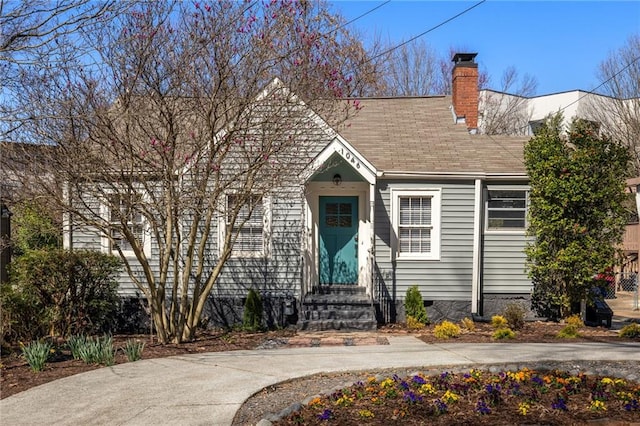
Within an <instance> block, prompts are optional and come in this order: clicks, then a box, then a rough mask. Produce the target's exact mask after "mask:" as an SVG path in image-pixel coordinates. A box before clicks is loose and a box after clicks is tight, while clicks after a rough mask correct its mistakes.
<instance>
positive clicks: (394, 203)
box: [391, 188, 442, 260]
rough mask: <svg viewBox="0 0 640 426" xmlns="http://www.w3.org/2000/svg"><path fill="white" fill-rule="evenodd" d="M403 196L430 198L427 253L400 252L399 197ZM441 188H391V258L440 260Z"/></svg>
mask: <svg viewBox="0 0 640 426" xmlns="http://www.w3.org/2000/svg"><path fill="white" fill-rule="evenodd" d="M404 197H423V198H426V197H429V198H431V251H429V252H428V253H401V252H400V234H399V230H400V198H404ZM441 210H442V189H441V188H430V189H424V190H416V189H392V190H391V223H392V229H393V231H392V238H391V239H392V249H391V253H392V258H394V259H396V260H440V246H441V241H440V240H441V235H440V233H441V232H440V230H441V218H440V212H441Z"/></svg>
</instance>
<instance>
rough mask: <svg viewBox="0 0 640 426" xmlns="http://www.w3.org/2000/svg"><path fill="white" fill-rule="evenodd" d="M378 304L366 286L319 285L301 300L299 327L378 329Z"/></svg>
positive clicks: (306, 328) (307, 328) (321, 329)
mask: <svg viewBox="0 0 640 426" xmlns="http://www.w3.org/2000/svg"><path fill="white" fill-rule="evenodd" d="M377 325H378V324H377V320H376V314H375V308H374V307H373V303H372V300H371V297H370V296H368V295H367V294H366V292H365V289H364V288H363V287H358V286H355V285H350V286H323V287H316V288H314V289H313V291H312V292H311V293H308V294H307V295H306V296H305V297H304V300H303V301H302V312H301V315H300V319H299V321H298V328H299V329H300V330H305V331H324V330H375V329H376V328H377Z"/></svg>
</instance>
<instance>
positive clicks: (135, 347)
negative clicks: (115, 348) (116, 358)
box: [122, 339, 144, 362]
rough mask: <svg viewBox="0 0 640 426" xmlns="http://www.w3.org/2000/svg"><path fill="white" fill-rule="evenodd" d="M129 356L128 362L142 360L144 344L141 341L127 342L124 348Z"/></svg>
mask: <svg viewBox="0 0 640 426" xmlns="http://www.w3.org/2000/svg"><path fill="white" fill-rule="evenodd" d="M122 350H123V351H124V354H125V355H126V356H127V361H129V362H133V361H137V360H139V359H142V351H143V350H144V342H141V341H139V340H131V339H129V340H127V341H126V342H125V344H124V348H122Z"/></svg>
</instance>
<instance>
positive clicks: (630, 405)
mask: <svg viewBox="0 0 640 426" xmlns="http://www.w3.org/2000/svg"><path fill="white" fill-rule="evenodd" d="M624 409H625V411H637V410H640V404H639V403H638V400H637V399H632V400H631V401H629V402H627V403H626V404H624Z"/></svg>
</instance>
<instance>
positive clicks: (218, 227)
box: [12, 1, 376, 342]
mask: <svg viewBox="0 0 640 426" xmlns="http://www.w3.org/2000/svg"><path fill="white" fill-rule="evenodd" d="M342 23H343V21H342V19H341V18H340V17H339V16H336V15H332V14H330V13H329V12H328V10H327V8H326V6H325V5H323V4H321V3H316V2H313V3H312V2H288V1H282V2H280V1H278V2H276V1H272V2H251V3H249V2H246V3H239V2H231V1H229V2H212V3H208V4H200V3H193V4H186V3H177V4H168V3H164V2H140V3H139V4H138V5H136V7H135V8H134V9H133V10H132V11H131V13H126V14H121V15H118V16H116V17H114V18H113V19H112V20H111V21H109V22H108V23H107V24H106V25H105V24H104V23H101V24H100V25H96V26H93V27H91V28H87V29H86V30H85V31H83V32H82V37H79V36H78V37H76V38H75V39H74V40H70V42H73V43H74V44H75V43H83V47H89V48H90V52H91V54H90V57H91V58H92V62H87V60H86V57H87V56H85V57H82V58H77V57H74V56H73V52H72V50H73V48H74V47H75V46H74V45H69V46H68V47H69V48H68V49H62V50H61V51H60V53H59V58H60V59H63V61H57V62H56V64H55V65H54V64H47V65H45V66H43V67H41V68H40V69H38V70H37V71H38V72H35V73H33V74H28V75H25V76H24V78H23V79H22V80H21V83H22V90H21V91H20V94H19V95H20V98H19V99H18V100H19V102H20V105H21V108H22V109H23V111H25V112H26V115H23V117H25V116H28V118H27V119H24V120H22V121H21V122H20V124H21V126H22V131H21V132H20V136H21V138H22V140H21V141H23V142H34V141H38V142H39V143H44V144H47V145H51V146H54V147H55V149H53V150H52V153H51V154H50V155H47V158H46V166H47V167H46V173H32V174H29V175H28V176H25V177H24V178H25V179H30V181H29V182H28V183H29V184H30V186H31V187H34V186H38V187H39V188H42V190H44V191H46V192H48V193H49V194H51V196H53V197H55V199H56V200H57V201H58V204H59V207H60V208H61V209H62V211H63V212H64V213H65V215H66V218H67V221H68V222H69V223H70V224H72V225H73V227H72V229H73V231H74V232H76V233H77V234H81V233H82V234H84V235H90V234H93V235H96V236H100V237H101V238H102V241H105V242H106V243H107V245H108V249H109V250H111V251H112V252H114V253H117V254H119V255H120V257H121V258H122V260H123V262H124V265H125V269H126V271H127V272H128V275H129V277H130V279H131V280H132V281H133V282H134V283H135V285H136V286H137V288H138V289H139V291H140V292H142V293H143V294H144V296H145V297H146V298H147V300H148V301H149V304H150V306H151V310H152V317H153V321H154V324H155V327H156V329H157V333H158V338H159V340H160V341H161V342H169V341H174V342H179V341H182V340H187V339H191V338H192V337H193V336H194V333H195V330H196V326H197V325H198V323H199V321H200V317H201V315H202V312H203V309H204V306H205V302H206V301H207V299H208V297H209V295H210V294H211V291H212V289H213V288H214V286H215V284H216V282H217V280H218V278H219V277H220V275H221V273H222V271H223V268H224V266H225V264H226V263H227V261H228V259H229V258H230V257H231V255H232V253H233V252H234V250H236V249H238V247H240V248H241V247H242V244H243V241H244V238H245V237H246V235H247V233H246V232H243V230H244V231H246V230H247V229H249V230H250V229H251V228H250V226H252V225H256V224H257V226H259V225H260V223H262V222H261V221H260V220H258V221H257V222H256V216H254V215H253V214H254V212H255V214H256V215H257V214H258V213H260V209H261V208H262V207H261V206H263V203H262V201H264V200H265V199H267V198H269V197H270V196H272V195H274V194H279V195H280V194H283V193H284V194H286V193H290V194H293V195H292V196H296V195H295V194H298V195H297V196H298V197H299V196H300V191H301V185H300V182H296V181H295V179H294V178H295V177H297V176H299V175H300V174H301V173H302V171H303V170H304V169H305V167H307V165H308V164H309V162H310V161H311V159H312V158H313V157H314V156H315V155H316V153H317V150H318V149H319V144H318V141H319V140H320V141H325V142H326V141H327V140H328V139H327V137H333V136H332V134H333V133H332V130H331V129H330V128H328V127H327V126H325V125H324V124H323V122H322V121H321V120H318V118H317V116H316V115H315V114H314V112H315V113H317V114H319V115H320V116H322V117H324V118H326V119H328V120H330V121H331V122H332V123H334V124H335V123H339V122H340V121H341V120H342V119H345V118H346V117H347V115H348V114H349V113H351V112H353V111H354V110H355V109H357V105H358V104H357V102H350V101H340V99H342V98H345V97H349V96H352V95H358V94H359V93H361V92H362V91H364V90H368V88H369V87H370V86H371V85H372V84H374V83H375V81H376V76H375V74H374V72H373V68H372V67H373V65H371V63H370V62H369V61H367V60H366V54H365V52H364V50H363V48H362V46H361V44H360V43H359V41H358V40H356V39H354V38H353V37H352V36H351V34H350V33H349V32H348V31H347V30H346V29H344V28H343V27H341V24H342ZM336 28H339V29H338V30H336ZM67 51H69V52H68V56H65V55H67ZM88 51H89V50H88ZM362 64H364V65H362ZM274 77H278V78H277V79H274ZM22 145H24V144H13V146H12V148H13V149H20V147H21V146H22ZM28 155H29V153H28V150H25V152H24V153H23V158H24V159H25V161H27V162H28V161H29V157H28ZM60 185H64V187H63V188H64V191H63V192H64V194H63V195H64V196H62V197H60V196H56V195H57V194H58V193H59V187H60ZM267 249H268V247H264V250H267Z"/></svg>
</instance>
